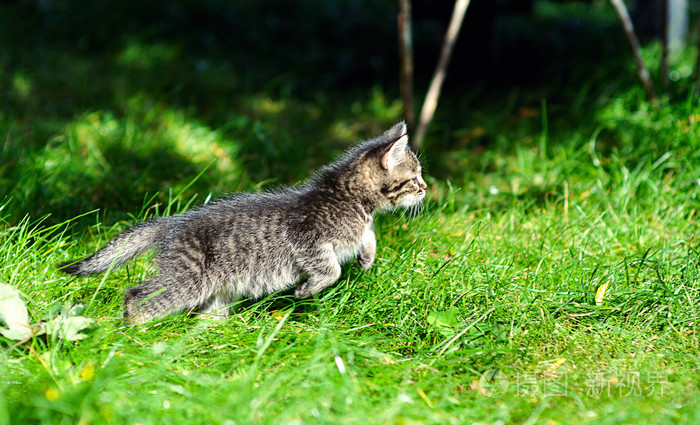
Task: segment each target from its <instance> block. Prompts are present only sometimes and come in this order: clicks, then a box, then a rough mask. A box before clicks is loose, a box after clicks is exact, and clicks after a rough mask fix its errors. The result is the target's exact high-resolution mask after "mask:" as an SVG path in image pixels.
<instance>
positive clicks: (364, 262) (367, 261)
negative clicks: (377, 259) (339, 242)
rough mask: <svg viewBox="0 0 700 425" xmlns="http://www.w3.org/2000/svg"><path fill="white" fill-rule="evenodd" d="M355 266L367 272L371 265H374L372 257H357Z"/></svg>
mask: <svg viewBox="0 0 700 425" xmlns="http://www.w3.org/2000/svg"><path fill="white" fill-rule="evenodd" d="M357 264H359V265H360V267H361V268H362V270H368V269H369V268H370V267H372V264H374V256H373V255H372V256H364V255H358V256H357Z"/></svg>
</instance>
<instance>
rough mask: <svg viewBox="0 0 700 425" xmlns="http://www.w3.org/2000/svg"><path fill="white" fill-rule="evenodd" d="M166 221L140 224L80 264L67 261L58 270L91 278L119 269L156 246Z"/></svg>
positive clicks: (160, 220)
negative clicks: (110, 269)
mask: <svg viewBox="0 0 700 425" xmlns="http://www.w3.org/2000/svg"><path fill="white" fill-rule="evenodd" d="M165 221H166V219H165V218H157V219H154V220H149V221H147V222H144V223H141V224H138V225H136V226H134V227H132V228H130V229H128V230H126V231H125V232H123V233H121V234H119V235H117V237H116V238H114V239H112V240H111V241H110V242H109V243H108V244H107V245H105V246H104V247H103V248H102V249H100V250H99V251H97V252H96V253H94V254H93V255H91V256H89V257H88V258H86V259H84V260H81V261H78V262H75V261H67V262H65V263H61V264H59V266H58V268H59V270H61V271H62V272H64V273H68V274H72V275H75V276H90V275H93V274H98V273H102V272H104V271H106V270H107V269H109V268H117V267H119V266H121V265H123V264H125V263H127V262H128V261H129V260H131V259H132V258H134V257H137V256H139V255H140V254H142V253H143V252H144V251H146V250H148V249H149V248H151V247H153V246H155V244H156V242H157V241H158V239H160V237H161V235H162V233H163V230H164V229H165Z"/></svg>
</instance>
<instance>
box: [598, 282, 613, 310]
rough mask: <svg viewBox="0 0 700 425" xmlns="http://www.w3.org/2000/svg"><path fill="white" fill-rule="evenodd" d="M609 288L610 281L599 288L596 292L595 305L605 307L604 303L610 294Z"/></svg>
mask: <svg viewBox="0 0 700 425" xmlns="http://www.w3.org/2000/svg"><path fill="white" fill-rule="evenodd" d="M609 286H610V281H608V282H605V283H604V284H602V285H600V286H599V287H598V290H597V291H595V305H597V306H602V305H603V301H604V300H605V294H607V293H608V287H609Z"/></svg>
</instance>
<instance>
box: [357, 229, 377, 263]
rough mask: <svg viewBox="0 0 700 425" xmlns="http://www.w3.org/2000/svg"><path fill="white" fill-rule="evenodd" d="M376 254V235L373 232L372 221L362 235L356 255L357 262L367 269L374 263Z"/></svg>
mask: <svg viewBox="0 0 700 425" xmlns="http://www.w3.org/2000/svg"><path fill="white" fill-rule="evenodd" d="M376 255H377V237H376V236H375V234H374V223H370V224H369V225H368V226H367V229H365V233H364V234H363V235H362V248H360V253H359V254H358V255H357V262H358V263H359V264H360V267H362V269H363V270H367V269H369V268H370V267H372V264H374V257H375V256H376Z"/></svg>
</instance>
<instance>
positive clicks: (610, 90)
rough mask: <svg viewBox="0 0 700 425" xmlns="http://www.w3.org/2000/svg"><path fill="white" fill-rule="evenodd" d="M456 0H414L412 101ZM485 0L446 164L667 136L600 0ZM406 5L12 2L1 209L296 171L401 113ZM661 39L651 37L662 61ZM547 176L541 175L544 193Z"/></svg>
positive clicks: (463, 58) (164, 191)
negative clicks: (505, 1) (520, 3)
mask: <svg viewBox="0 0 700 425" xmlns="http://www.w3.org/2000/svg"><path fill="white" fill-rule="evenodd" d="M444 3H445V4H443V3H441V2H434V1H428V0H423V1H417V2H415V4H414V15H415V16H414V19H415V23H414V25H415V34H414V40H415V62H416V79H417V91H416V93H417V97H418V98H417V99H416V100H417V101H418V103H419V104H420V101H421V100H422V93H424V90H425V88H426V86H427V83H428V81H429V78H430V76H431V73H432V70H433V68H434V64H435V61H436V59H437V56H438V53H439V48H440V43H441V41H442V34H443V31H444V28H445V26H446V22H447V19H448V18H449V13H450V9H451V2H444ZM484 3H485V2H479V1H474V2H473V5H472V6H471V7H472V10H470V12H469V14H468V16H467V20H466V22H465V27H464V32H463V34H462V37H461V39H460V41H459V44H458V46H457V50H456V52H455V54H454V59H453V63H452V65H451V67H450V70H449V74H448V77H447V81H446V85H445V88H444V95H443V97H442V99H441V103H440V106H439V107H438V114H437V117H436V119H435V122H434V124H433V125H432V127H431V132H430V134H429V138H428V140H427V142H426V145H425V146H424V151H425V152H424V157H425V161H426V165H427V170H428V172H429V173H430V174H431V175H432V176H433V177H434V178H436V179H439V180H440V181H450V182H451V183H454V184H455V185H462V186H464V187H465V188H466V189H467V190H469V189H473V192H476V193H478V192H479V187H481V186H484V185H486V186H488V184H490V182H489V181H488V179H487V178H485V177H484V175H483V173H484V171H491V172H493V171H498V170H499V169H501V168H504V167H503V166H504V162H503V161H504V160H503V158H504V156H505V155H511V154H513V155H514V154H515V153H516V149H522V148H523V147H525V148H528V147H533V148H542V147H543V146H542V143H543V139H546V143H548V145H547V146H545V147H544V148H545V149H549V150H552V149H555V148H554V146H556V145H557V144H559V145H565V146H574V147H575V146H584V145H586V144H587V143H588V141H589V139H590V138H591V135H592V134H594V133H595V134H596V137H597V139H596V141H597V147H598V148H599V149H601V150H602V152H606V151H610V150H614V149H622V151H623V153H624V152H625V149H626V148H625V146H627V147H628V148H631V147H635V149H633V150H632V149H627V151H626V154H629V155H632V156H634V155H637V156H640V157H642V156H643V155H644V152H645V149H646V151H649V150H651V151H653V152H663V150H664V149H666V148H667V147H668V146H659V145H658V143H656V144H655V143H653V142H652V141H651V139H650V138H653V135H654V133H653V132H654V131H655V130H654V129H653V128H650V127H653V126H652V125H651V124H649V123H648V122H647V121H646V120H645V119H644V117H645V116H646V115H644V114H646V113H647V112H648V111H647V109H646V108H647V106H645V103H644V101H643V91H642V89H641V87H640V85H639V83H638V82H637V78H636V74H635V71H634V67H633V61H632V57H631V54H630V53H629V51H628V48H627V46H626V43H625V39H624V36H623V33H622V30H621V28H620V26H619V24H618V22H617V21H616V19H615V15H614V12H613V10H612V8H611V6H610V5H609V4H608V2H605V1H594V2H590V3H579V2H573V3H571V2H564V3H561V2H546V1H537V2H534V3H533V4H534V6H533V9H532V10H530V11H528V13H515V12H518V11H514V10H511V9H512V7H511V8H508V7H505V6H504V7H503V8H502V9H498V8H496V9H494V8H492V7H487V8H484V6H483V5H484ZM501 3H502V2H501ZM499 4H500V3H499ZM396 9H397V7H396V4H395V3H394V2H393V1H369V0H335V1H324V2H316V1H309V0H292V1H271V0H266V1H235V2H229V1H215V0H203V1H199V0H198V1H194V0H191V1H190V0H180V1H173V0H152V1H147V2H144V1H135V0H123V1H88V0H74V1H64V0H41V1H39V0H14V1H10V2H3V4H2V5H0V93H2V94H3V95H2V96H1V97H0V134H2V143H0V197H1V198H4V199H5V201H4V202H3V203H5V204H6V205H5V207H4V209H5V210H4V215H5V216H6V220H10V221H13V220H16V219H18V218H20V217H22V216H24V215H30V216H31V217H35V218H38V217H41V216H43V215H46V214H50V215H51V216H50V217H49V221H50V222H57V221H61V220H65V219H68V218H71V217H75V216H77V215H78V214H81V213H83V212H86V211H90V210H93V209H95V208H99V209H100V215H101V217H102V218H103V219H104V220H105V221H107V222H113V221H115V220H118V219H122V218H124V215H125V214H138V213H139V211H141V212H143V211H142V210H143V208H147V207H151V206H153V205H154V204H155V205H157V203H158V202H163V201H164V200H165V199H168V196H171V194H172V193H174V194H176V195H177V194H182V196H183V199H189V197H191V196H193V195H194V194H199V199H198V200H197V202H201V201H202V200H203V199H204V197H205V196H206V195H207V194H210V193H211V194H213V196H217V195H220V194H222V193H224V192H231V191H237V190H260V189H262V188H264V187H268V186H274V185H276V184H293V183H294V182H297V181H299V180H301V179H304V178H305V177H306V176H308V175H309V173H310V172H311V171H312V170H313V169H315V168H317V167H319V166H320V165H322V164H324V163H326V162H328V161H329V160H330V159H331V158H332V157H333V155H334V154H335V153H337V152H339V151H340V150H342V149H343V148H345V147H346V146H348V145H349V144H351V143H353V142H354V141H356V140H357V139H359V138H368V137H372V136H373V135H375V134H377V133H378V132H381V131H382V130H383V129H384V128H385V127H387V126H389V125H391V124H392V123H394V122H395V121H397V120H400V119H401V118H402V117H401V114H402V104H401V101H400V100H399V96H398V47H397V36H396V32H397V31H396V13H397V10H396ZM657 44H658V43H657ZM657 44H654V41H653V40H645V46H647V48H646V49H645V54H646V55H647V56H648V58H647V59H648V60H650V63H651V64H652V67H655V66H656V63H657V61H658V57H659V55H660V48H659V47H658V45H657ZM693 53H694V49H686V50H684V51H683V52H681V53H679V54H677V55H676V56H674V57H673V61H672V65H673V69H672V72H673V73H674V74H673V76H674V78H672V82H671V86H670V87H668V88H666V91H665V93H666V94H665V97H664V101H663V106H662V107H672V108H675V107H676V106H677V105H682V107H685V106H683V105H686V106H687V105H690V104H689V103H688V102H689V100H688V99H689V97H688V96H689V93H690V89H689V88H692V85H693V80H692V76H693V63H694V62H693V60H694V59H693V56H694V55H693ZM652 71H654V69H652ZM691 103H692V101H691ZM669 105H671V106H669ZM635 112H639V113H641V114H642V116H639V119H635V118H634V113H635ZM630 114H631V115H630ZM610 120H622V121H624V126H625V128H626V130H625V131H624V134H625V136H624V137H627V139H628V140H625V139H624V138H623V136H620V134H621V133H620V134H618V133H616V131H615V130H610V131H607V130H606V128H607V127H606V124H605V123H606V122H610ZM615 128H619V126H615ZM647 138H649V140H650V141H649V143H646V142H645V140H647ZM680 142H682V141H679V143H680ZM669 143H675V142H674V141H670V142H669ZM200 173H202V175H201V177H199V178H197V176H198V175H199V174H200ZM552 179H554V180H555V179H556V176H553V177H552ZM554 180H552V181H549V182H548V181H547V176H546V174H545V175H544V177H543V180H542V181H538V182H535V183H534V184H535V185H539V187H538V188H536V189H537V190H539V191H541V192H542V193H545V192H546V191H547V184H550V185H556V184H557V182H556V181H554ZM470 185H471V186H470ZM467 196H471V195H467ZM474 196H477V195H474ZM8 200H9V202H8ZM475 202H476V201H475ZM477 203H478V202H477ZM156 209H158V208H156ZM85 220H89V219H85Z"/></svg>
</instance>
